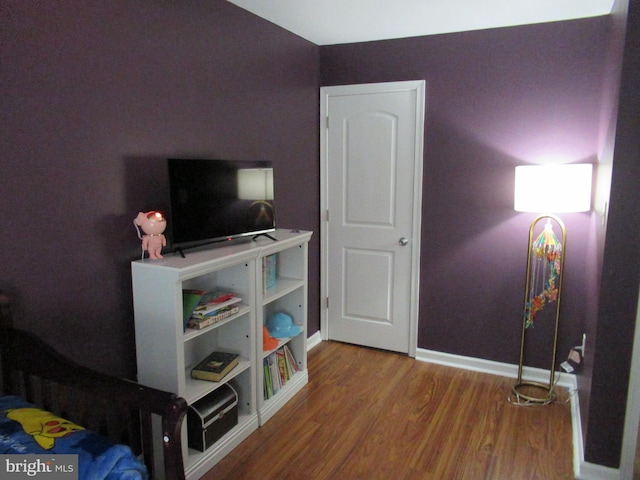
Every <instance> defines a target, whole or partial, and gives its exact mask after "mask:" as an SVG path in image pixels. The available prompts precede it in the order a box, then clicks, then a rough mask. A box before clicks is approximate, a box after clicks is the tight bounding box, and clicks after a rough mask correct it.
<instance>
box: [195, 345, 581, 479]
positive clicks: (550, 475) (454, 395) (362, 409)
mask: <svg viewBox="0 0 640 480" xmlns="http://www.w3.org/2000/svg"><path fill="white" fill-rule="evenodd" d="M309 376H310V382H309V384H308V385H307V386H306V387H305V388H304V389H303V390H302V391H301V392H300V393H298V394H297V395H296V396H295V397H294V398H293V399H292V400H291V401H290V402H289V403H288V404H287V405H286V406H285V407H284V408H283V409H282V410H280V411H279V412H278V413H277V414H276V415H275V416H274V417H273V418H272V419H271V420H269V421H268V422H267V423H266V425H264V426H263V427H261V428H259V429H258V431H256V432H255V433H253V434H252V435H251V436H250V437H249V438H248V439H247V440H245V441H244V442H243V443H242V444H241V445H240V446H239V447H238V448H236V449H235V450H234V451H233V452H231V453H230V454H229V455H227V457H225V458H224V459H223V460H222V461H221V462H220V463H218V464H217V465H216V466H215V467H214V468H213V469H212V470H211V471H209V472H207V474H206V475H205V476H204V477H203V479H204V480H214V479H215V480H238V479H243V480H245V479H246V480H253V479H256V480H257V479H260V480H270V479H290V480H311V479H314V480H324V479H326V480H356V479H366V480H376V479H384V480H448V479H451V480H483V479H486V480H489V479H491V480H503V479H504V480H516V479H517V480H527V479H531V480H533V479H540V480H554V479H572V478H574V476H573V464H572V443H571V441H572V437H571V413H570V405H569V403H568V402H566V399H567V394H566V392H564V391H563V390H562V389H558V395H559V397H560V398H559V399H558V401H557V402H555V403H553V404H551V405H546V406H540V405H537V406H530V407H523V406H515V405H512V404H511V403H509V402H508V400H507V398H508V396H509V393H510V391H511V386H512V385H513V380H512V379H509V378H504V377H498V376H493V375H488V374H483V373H476V372H469V371H465V370H460V369H455V368H451V367H444V366H439V365H433V364H428V363H424V362H420V361H416V360H414V359H411V358H408V357H406V356H403V355H399V354H393V353H389V352H382V351H379V350H374V349H368V348H362V347H356V346H352V345H346V344H341V343H336V342H322V343H321V344H320V345H319V346H317V347H315V348H314V349H313V350H311V352H310V353H309Z"/></svg>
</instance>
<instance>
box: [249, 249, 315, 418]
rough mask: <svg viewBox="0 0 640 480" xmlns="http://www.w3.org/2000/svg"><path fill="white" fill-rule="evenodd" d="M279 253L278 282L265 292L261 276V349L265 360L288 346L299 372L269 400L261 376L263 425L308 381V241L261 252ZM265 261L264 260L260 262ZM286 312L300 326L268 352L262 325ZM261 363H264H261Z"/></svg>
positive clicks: (277, 256)
mask: <svg viewBox="0 0 640 480" xmlns="http://www.w3.org/2000/svg"><path fill="white" fill-rule="evenodd" d="M292 243H293V242H292ZM274 254H275V255H276V271H277V275H276V285H275V287H273V288H270V289H268V290H266V291H265V289H264V287H263V284H262V282H263V277H262V275H259V278H258V287H257V292H258V297H259V298H260V302H259V304H260V307H261V308H260V309H259V310H258V312H257V317H258V325H259V327H260V328H259V329H258V339H259V342H258V352H261V353H262V357H261V358H262V359H264V358H266V357H267V356H268V355H270V354H271V353H272V352H274V351H276V350H278V349H280V348H281V347H283V346H284V345H287V347H289V349H290V350H291V353H292V354H293V356H294V358H295V359H296V362H297V365H298V368H299V371H298V372H297V373H296V374H295V375H294V376H293V377H292V378H291V379H289V380H288V381H287V383H286V384H285V385H284V386H283V387H282V389H281V390H279V391H278V392H277V393H276V394H275V395H274V396H273V397H271V398H269V399H268V400H266V399H265V398H264V395H263V390H264V381H265V379H264V374H261V375H258V377H259V378H258V388H257V392H258V417H259V420H260V425H264V424H265V422H266V421H267V420H269V419H270V418H271V417H272V416H273V415H274V414H275V413H276V412H277V411H278V410H279V409H280V408H281V407H282V405H284V404H285V403H286V402H288V401H289V400H290V399H291V397H292V396H293V395H295V394H296V393H297V392H298V391H300V389H301V388H302V387H304V385H305V384H306V383H307V382H308V381H309V375H308V371H307V343H306V342H307V328H306V327H307V298H308V295H307V271H308V263H307V262H308V241H305V242H295V244H292V245H291V246H289V247H288V248H284V249H283V248H282V245H277V244H272V245H269V246H266V247H265V248H264V249H262V251H261V258H262V259H263V258H264V257H267V256H269V255H274ZM260 263H262V260H261V261H260ZM279 312H282V313H286V314H287V315H289V316H290V317H291V318H292V320H293V323H294V324H296V325H298V326H299V327H300V329H301V331H300V333H299V334H298V335H296V336H295V337H292V338H284V339H278V340H279V341H278V346H277V347H276V348H274V349H273V350H269V351H267V352H263V351H262V325H266V324H267V321H268V319H269V318H270V317H271V316H272V315H274V314H276V313H279ZM260 365H262V362H261V363H260Z"/></svg>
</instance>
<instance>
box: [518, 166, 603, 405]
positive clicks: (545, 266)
mask: <svg viewBox="0 0 640 480" xmlns="http://www.w3.org/2000/svg"><path fill="white" fill-rule="evenodd" d="M592 180H593V177H592V165H590V164H579V163H578V164H565V165H557V164H556V165H524V166H518V167H516V169H515V192H514V193H515V194H514V202H513V208H514V210H516V211H517V212H532V213H538V214H540V213H543V212H553V213H554V214H555V213H560V212H565V213H569V212H587V211H589V210H590V209H591V183H592ZM554 214H551V213H544V214H543V215H540V216H538V217H536V219H535V220H534V221H533V222H532V223H531V227H530V228H529V245H528V248H527V280H526V286H525V297H524V313H523V317H522V334H521V336H520V361H519V362H518V378H517V381H516V383H515V385H514V386H513V388H512V391H513V394H514V395H515V402H514V403H516V404H529V403H540V404H548V403H551V402H552V401H553V400H554V383H555V382H554V378H555V365H556V349H557V346H558V326H559V324H560V300H561V296H562V277H563V275H564V257H565V255H566V242H567V231H566V228H565V226H564V223H562V220H560V218H558V217H557V216H555V215H554ZM545 219H546V224H545V226H544V229H543V231H542V232H541V233H540V235H538V237H536V239H535V240H534V231H536V227H537V225H538V223H540V222H541V221H542V220H545ZM554 224H557V225H558V226H559V227H560V230H561V232H562V240H561V241H560V240H558V238H557V237H556V235H555V233H554V231H553V225H554ZM547 273H548V275H547ZM541 280H542V282H540V281H541ZM536 292H539V293H537V294H536ZM554 302H555V307H556V309H555V325H554V333H553V339H552V342H553V345H552V346H553V351H552V354H551V365H550V367H551V368H550V369H549V383H542V382H534V381H524V380H523V379H522V369H523V363H524V353H525V339H526V336H527V335H526V333H527V330H528V329H529V328H530V327H532V326H533V325H534V322H535V320H536V315H537V314H538V313H540V312H541V311H542V310H543V308H545V306H548V305H549V304H551V303H554ZM547 318H548V316H547ZM539 321H543V319H539ZM529 343H531V342H529Z"/></svg>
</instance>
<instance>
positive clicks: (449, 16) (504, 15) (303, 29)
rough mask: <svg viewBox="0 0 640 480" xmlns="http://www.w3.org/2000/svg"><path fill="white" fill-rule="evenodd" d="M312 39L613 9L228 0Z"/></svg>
mask: <svg viewBox="0 0 640 480" xmlns="http://www.w3.org/2000/svg"><path fill="white" fill-rule="evenodd" d="M228 1H229V2H231V3H233V4H235V5H237V6H239V7H242V8H244V9H245V10H248V11H250V12H252V13H255V14H256V15H258V16H260V17H262V18H265V19H267V20H269V21H271V22H273V23H275V24H276V25H279V26H281V27H283V28H285V29H286V30H289V31H291V32H293V33H295V34H297V35H299V36H301V37H303V38H306V39H307V40H309V41H311V42H313V43H315V44H316V45H334V44H338V43H353V42H365V41H370V40H383V39H390V38H404V37H415V36H421V35H434V34H439V33H450V32H461V31H466V30H481V29H485V28H496V27H506V26H513V25H526V24H532V23H544V22H555V21H559V20H571V19H576V18H586V17H595V16H599V15H608V14H609V13H611V9H612V7H613V3H614V0H527V1H523V0H437V1H436V0H228Z"/></svg>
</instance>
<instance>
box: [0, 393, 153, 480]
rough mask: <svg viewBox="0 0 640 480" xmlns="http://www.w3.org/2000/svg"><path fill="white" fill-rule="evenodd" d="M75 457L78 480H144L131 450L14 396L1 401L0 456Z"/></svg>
mask: <svg viewBox="0 0 640 480" xmlns="http://www.w3.org/2000/svg"><path fill="white" fill-rule="evenodd" d="M25 453H35V454H40V455H42V454H77V455H78V478H80V479H91V480H140V479H143V480H146V479H147V478H148V474H147V468H146V466H145V465H144V464H143V463H142V462H140V461H139V460H138V459H137V458H136V456H135V455H134V454H133V452H132V451H131V449H130V448H129V447H127V446H125V445H118V444H115V443H113V442H112V441H111V440H109V439H108V438H106V437H103V436H102V435H98V434H97V433H94V432H92V431H90V430H85V429H84V428H82V427H80V426H78V425H75V424H73V423H71V422H69V421H68V420H65V419H63V418H60V417H57V416H55V415H53V414H52V413H49V412H45V411H44V410H40V409H37V408H35V407H34V406H33V405H31V404H30V403H27V402H25V401H23V400H22V399H20V398H18V397H14V396H4V397H0V454H25Z"/></svg>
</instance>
